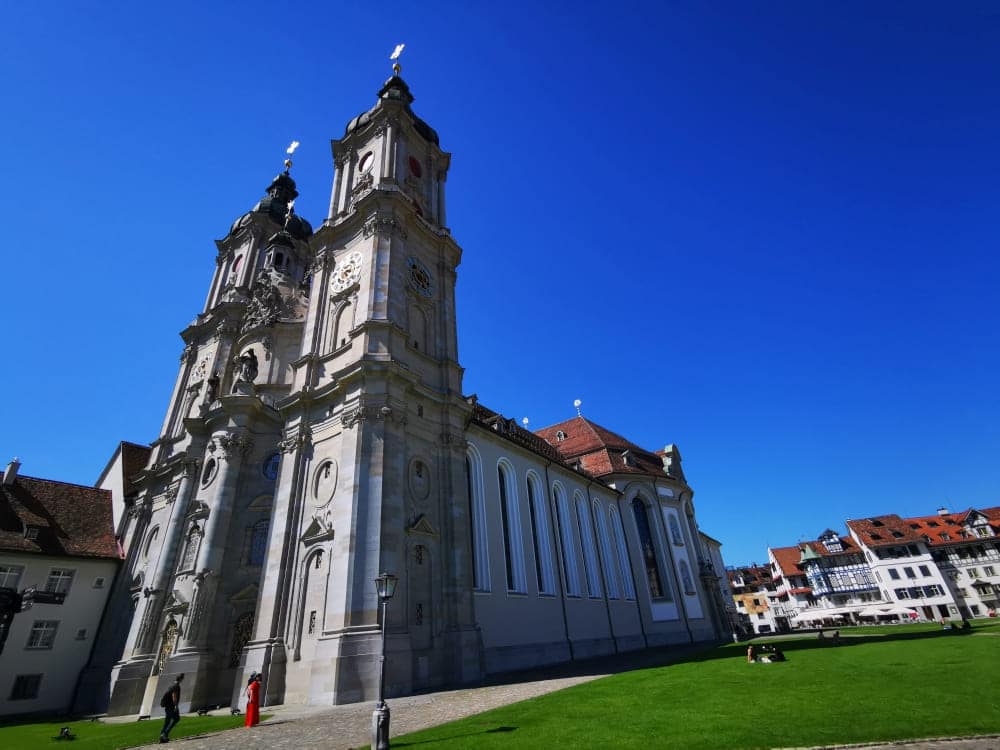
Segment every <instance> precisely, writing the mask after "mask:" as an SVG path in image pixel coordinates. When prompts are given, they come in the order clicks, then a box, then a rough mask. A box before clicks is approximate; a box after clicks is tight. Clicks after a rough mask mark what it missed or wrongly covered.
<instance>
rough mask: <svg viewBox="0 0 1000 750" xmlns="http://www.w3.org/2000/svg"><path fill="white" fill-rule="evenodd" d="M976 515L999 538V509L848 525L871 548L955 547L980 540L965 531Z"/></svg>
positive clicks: (893, 517)
mask: <svg viewBox="0 0 1000 750" xmlns="http://www.w3.org/2000/svg"><path fill="white" fill-rule="evenodd" d="M974 512H979V513H982V514H983V515H985V516H986V518H987V519H988V520H989V522H990V526H991V527H993V530H994V533H996V534H998V535H1000V507H993V508H984V509H982V510H980V509H975V508H970V509H969V510H964V511H961V512H960V513H936V514H934V515H932V516H915V517H913V518H900V517H899V516H897V515H895V514H893V515H888V516H876V517H874V518H868V519H865V520H862V521H848V522H847V526H848V527H849V528H850V529H851V530H852V531H855V532H856V533H858V536H859V537H860V538H861V541H863V542H864V543H865V544H867V545H868V546H869V547H885V546H891V545H894V544H903V543H907V542H924V543H926V544H928V545H930V546H936V545H941V544H955V543H956V542H959V543H961V542H970V541H972V540H973V539H980V537H974V536H972V535H969V534H967V532H966V529H965V524H966V523H967V520H968V517H969V515H970V514H971V513H974ZM893 532H895V533H893Z"/></svg>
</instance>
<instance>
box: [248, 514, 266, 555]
mask: <svg viewBox="0 0 1000 750" xmlns="http://www.w3.org/2000/svg"><path fill="white" fill-rule="evenodd" d="M267 526H268V524H267V521H266V520H260V521H258V522H257V523H255V524H254V525H253V528H252V530H251V531H250V550H249V552H248V553H247V562H248V563H249V564H250V565H263V564H264V555H265V554H267Z"/></svg>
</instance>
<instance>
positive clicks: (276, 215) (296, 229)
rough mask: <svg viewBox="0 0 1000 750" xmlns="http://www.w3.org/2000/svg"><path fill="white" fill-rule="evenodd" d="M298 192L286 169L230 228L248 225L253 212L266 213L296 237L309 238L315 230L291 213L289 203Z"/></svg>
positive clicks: (233, 229)
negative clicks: (255, 203)
mask: <svg viewBox="0 0 1000 750" xmlns="http://www.w3.org/2000/svg"><path fill="white" fill-rule="evenodd" d="M298 194H299V191H298V190H296V189H295V180H293V179H292V176H291V175H290V174H289V173H288V170H287V169H286V170H285V171H284V172H282V173H281V174H279V175H278V176H277V177H275V178H274V180H272V181H271V185H270V186H269V187H268V188H267V195H265V196H264V197H263V198H261V199H260V200H259V201H258V202H257V205H256V206H254V207H253V209H252V210H251V211H250V212H249V213H246V214H244V215H243V216H241V217H240V218H239V219H237V220H236V221H234V222H233V226H232V227H231V228H230V230H229V231H230V233H232V232H235V231H236V230H237V229H238V228H240V227H242V226H246V225H247V224H248V223H249V219H250V216H251V215H252V214H266V215H267V216H268V217H270V218H271V220H272V221H274V222H275V223H276V224H279V225H280V226H283V227H285V230H284V231H286V232H287V233H288V234H290V235H291V236H292V237H294V238H295V239H297V240H305V239H308V238H309V237H310V236H311V235H312V232H313V230H312V226H311V225H310V224H309V222H308V221H306V220H305V219H303V218H302V217H301V216H298V215H297V214H289V207H288V204H289V203H291V202H292V201H293V200H295V198H296V197H297V196H298ZM276 236H277V235H276Z"/></svg>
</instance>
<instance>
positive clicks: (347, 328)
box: [330, 301, 354, 350]
mask: <svg viewBox="0 0 1000 750" xmlns="http://www.w3.org/2000/svg"><path fill="white" fill-rule="evenodd" d="M353 325H354V308H353V305H351V303H350V301H347V302H344V306H343V307H342V308H340V310H338V311H337V317H336V322H335V324H334V326H333V346H331V347H330V348H331V349H333V350H336V349H339V348H340V347H342V346H346V345H347V340H348V337H349V336H350V332H351V328H352V327H353Z"/></svg>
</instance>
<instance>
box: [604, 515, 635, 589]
mask: <svg viewBox="0 0 1000 750" xmlns="http://www.w3.org/2000/svg"><path fill="white" fill-rule="evenodd" d="M608 515H609V516H610V518H611V532H612V533H613V534H614V535H615V547H616V548H617V550H616V551H617V552H618V572H619V573H621V576H622V585H623V586H624V587H625V598H626V599H628V600H629V601H633V600H634V599H635V582H634V581H633V580H632V568H631V566H630V565H629V562H628V548H627V547H626V546H625V527H624V526H622V517H621V516H620V515H619V514H618V508H617V507H615V506H614V505H612V506H611V507H610V508H608Z"/></svg>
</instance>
